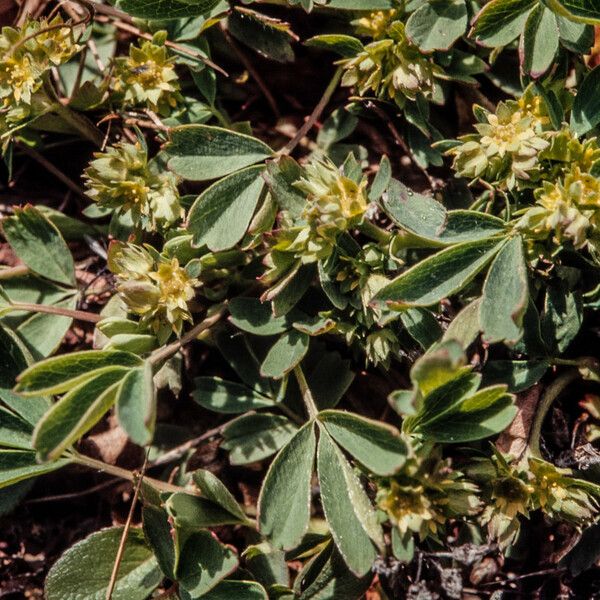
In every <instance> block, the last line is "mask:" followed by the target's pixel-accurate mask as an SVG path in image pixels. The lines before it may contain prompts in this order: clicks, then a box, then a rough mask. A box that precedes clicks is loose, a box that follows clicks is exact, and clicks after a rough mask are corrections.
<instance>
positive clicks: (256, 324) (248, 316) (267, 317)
mask: <svg viewBox="0 0 600 600" xmlns="http://www.w3.org/2000/svg"><path fill="white" fill-rule="evenodd" d="M227 308H228V309H229V314H230V317H229V320H230V321H231V322H232V323H233V324H234V325H235V326H236V327H238V328H239V329H241V330H242V331H247V332H248V333H252V334H254V335H277V334H278V333H283V332H284V331H286V330H288V329H290V328H291V326H292V324H291V322H290V321H289V319H288V318H286V317H285V316H283V317H274V316H273V312H272V310H271V303H270V302H261V301H260V300H259V299H258V298H244V297H238V298H232V299H231V300H230V301H229V304H228V306H227Z"/></svg>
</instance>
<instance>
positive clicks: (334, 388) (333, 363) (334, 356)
mask: <svg viewBox="0 0 600 600" xmlns="http://www.w3.org/2000/svg"><path fill="white" fill-rule="evenodd" d="M311 356H314V357H315V364H314V366H313V365H307V366H306V368H305V369H304V370H305V374H306V381H307V382H308V387H309V388H310V390H311V392H312V394H313V397H314V399H315V402H316V404H317V406H318V407H319V408H320V409H326V408H333V407H334V406H336V405H337V403H338V402H339V401H340V400H341V399H342V398H343V396H344V394H345V393H346V391H347V390H348V388H349V387H350V384H351V383H352V381H354V372H353V371H352V369H351V366H350V361H349V360H344V359H342V357H341V356H340V355H339V353H338V352H322V353H317V352H315V353H314V354H313V353H311V355H309V357H308V358H310V357H311ZM307 362H308V360H307ZM332 373H335V377H331V374H332Z"/></svg>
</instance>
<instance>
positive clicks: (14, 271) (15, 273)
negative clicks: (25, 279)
mask: <svg viewBox="0 0 600 600" xmlns="http://www.w3.org/2000/svg"><path fill="white" fill-rule="evenodd" d="M27 273H29V268H28V267H26V266H25V265H17V266H16V267H6V268H5V269H0V281H2V280H3V279H12V278H13V277H21V276H22V275H27Z"/></svg>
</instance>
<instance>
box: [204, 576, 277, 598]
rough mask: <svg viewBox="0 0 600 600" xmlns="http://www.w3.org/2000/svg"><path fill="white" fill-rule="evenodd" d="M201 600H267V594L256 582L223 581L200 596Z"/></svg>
mask: <svg viewBox="0 0 600 600" xmlns="http://www.w3.org/2000/svg"><path fill="white" fill-rule="evenodd" d="M202 598H203V600H232V598H235V600H267V599H268V596H267V592H266V591H265V589H264V588H263V587H262V585H260V583H256V581H238V580H225V581H222V582H221V583H219V585H217V586H216V587H214V588H213V589H212V590H211V591H210V592H208V593H207V594H204V595H203V596H202Z"/></svg>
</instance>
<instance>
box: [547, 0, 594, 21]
mask: <svg viewBox="0 0 600 600" xmlns="http://www.w3.org/2000/svg"><path fill="white" fill-rule="evenodd" d="M542 2H544V4H546V5H547V6H549V7H550V8H551V9H552V10H553V11H554V12H556V13H557V14H559V15H562V16H564V17H567V18H568V19H572V20H573V21H577V22H580V23H590V24H591V25H598V24H600V0H542Z"/></svg>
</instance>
